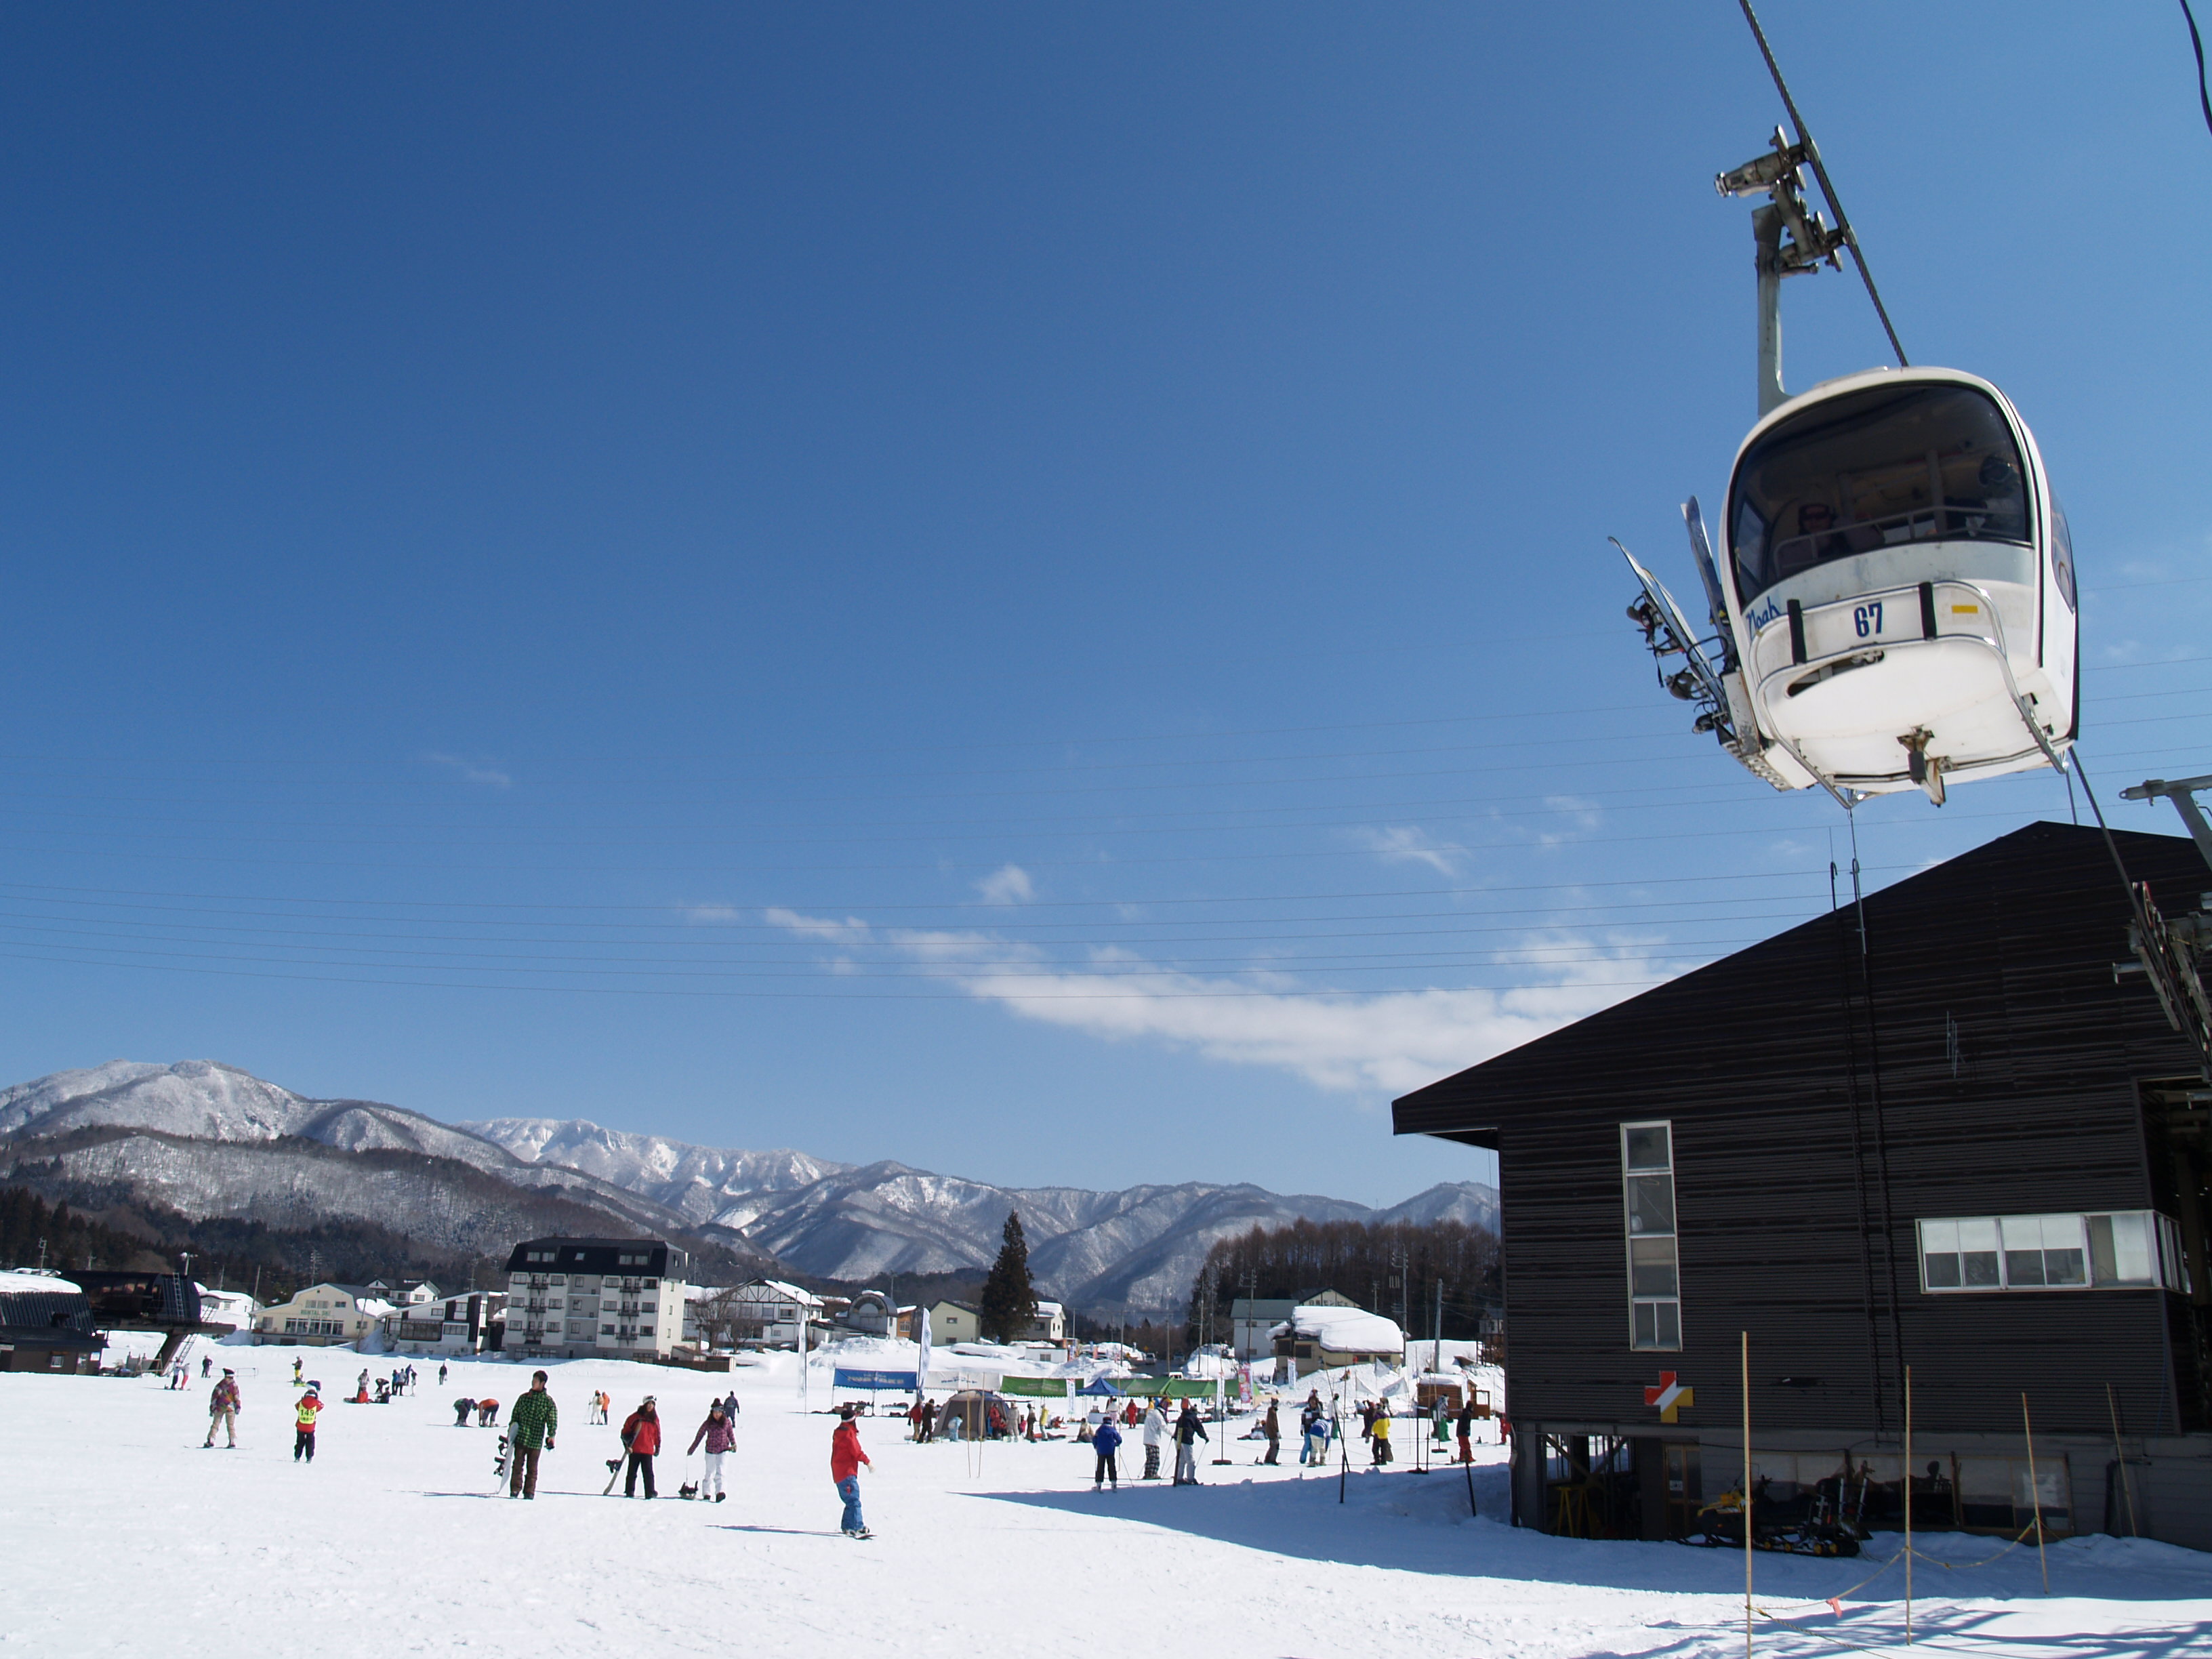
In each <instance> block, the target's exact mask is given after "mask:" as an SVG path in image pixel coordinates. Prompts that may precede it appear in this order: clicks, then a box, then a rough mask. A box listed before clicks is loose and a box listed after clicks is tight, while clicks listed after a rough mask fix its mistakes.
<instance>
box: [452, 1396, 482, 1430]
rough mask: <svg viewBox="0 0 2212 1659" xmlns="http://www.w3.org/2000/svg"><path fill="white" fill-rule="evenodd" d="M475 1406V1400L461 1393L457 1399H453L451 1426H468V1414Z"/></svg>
mask: <svg viewBox="0 0 2212 1659" xmlns="http://www.w3.org/2000/svg"><path fill="white" fill-rule="evenodd" d="M476 1408H477V1402H476V1401H473V1400H471V1399H470V1398H469V1397H468V1395H462V1396H461V1397H460V1398H459V1400H456V1401H453V1426H454V1427H455V1428H457V1429H465V1428H466V1427H468V1425H469V1415H470V1413H472V1412H474V1411H475V1410H476Z"/></svg>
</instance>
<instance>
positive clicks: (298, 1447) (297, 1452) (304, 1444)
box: [292, 1383, 323, 1463]
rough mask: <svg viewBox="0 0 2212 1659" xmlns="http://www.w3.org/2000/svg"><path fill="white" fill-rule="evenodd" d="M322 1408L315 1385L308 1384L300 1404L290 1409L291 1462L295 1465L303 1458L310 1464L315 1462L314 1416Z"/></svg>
mask: <svg viewBox="0 0 2212 1659" xmlns="http://www.w3.org/2000/svg"><path fill="white" fill-rule="evenodd" d="M322 1408H323V1402H322V1398H321V1396H320V1395H319V1394H318V1393H317V1392H316V1389H315V1385H314V1384H313V1383H309V1384H307V1393H305V1394H303V1395H301V1396H300V1403H299V1404H298V1405H297V1406H295V1407H293V1408H292V1461H293V1462H295V1463H297V1462H300V1461H301V1460H302V1459H303V1458H304V1459H305V1460H306V1461H307V1462H310V1463H312V1462H314V1461H315V1414H316V1413H318V1412H319V1411H321V1410H322Z"/></svg>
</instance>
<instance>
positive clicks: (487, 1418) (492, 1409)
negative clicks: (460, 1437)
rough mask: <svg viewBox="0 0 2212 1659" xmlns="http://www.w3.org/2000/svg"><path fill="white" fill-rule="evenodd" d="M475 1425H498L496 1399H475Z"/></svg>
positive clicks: (490, 1427) (480, 1426)
mask: <svg viewBox="0 0 2212 1659" xmlns="http://www.w3.org/2000/svg"><path fill="white" fill-rule="evenodd" d="M498 1426H499V1401H496V1400H479V1401H477V1427H478V1428H480V1429H495V1428H497V1427H498Z"/></svg>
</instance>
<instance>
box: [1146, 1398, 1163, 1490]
mask: <svg viewBox="0 0 2212 1659" xmlns="http://www.w3.org/2000/svg"><path fill="white" fill-rule="evenodd" d="M1167 1431H1168V1419H1167V1413H1165V1412H1163V1411H1162V1410H1161V1409H1160V1402H1159V1401H1158V1400H1157V1399H1155V1400H1151V1401H1146V1405H1145V1474H1144V1478H1145V1479H1146V1480H1158V1479H1159V1478H1160V1437H1161V1436H1163V1435H1164V1434H1165V1433H1166V1432H1167Z"/></svg>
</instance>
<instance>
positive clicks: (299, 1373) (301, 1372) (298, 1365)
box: [292, 1358, 307, 1389]
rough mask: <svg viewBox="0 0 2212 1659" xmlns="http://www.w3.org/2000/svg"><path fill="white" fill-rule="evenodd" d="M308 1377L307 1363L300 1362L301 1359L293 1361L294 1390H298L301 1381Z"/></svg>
mask: <svg viewBox="0 0 2212 1659" xmlns="http://www.w3.org/2000/svg"><path fill="white" fill-rule="evenodd" d="M306 1375H307V1371H306V1364H305V1362H304V1361H302V1360H300V1359H297V1358H295V1359H294V1360H293V1361H292V1386H293V1387H294V1388H295V1389H296V1388H298V1387H299V1386H300V1383H301V1379H302V1378H303V1377H304V1376H306Z"/></svg>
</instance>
